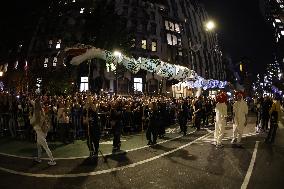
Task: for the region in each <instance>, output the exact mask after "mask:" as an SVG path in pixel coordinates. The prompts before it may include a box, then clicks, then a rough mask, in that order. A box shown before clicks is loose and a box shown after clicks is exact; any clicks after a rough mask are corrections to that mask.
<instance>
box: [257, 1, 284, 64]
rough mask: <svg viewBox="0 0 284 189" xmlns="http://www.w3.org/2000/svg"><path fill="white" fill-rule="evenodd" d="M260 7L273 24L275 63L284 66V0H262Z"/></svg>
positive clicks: (268, 20)
mask: <svg viewBox="0 0 284 189" xmlns="http://www.w3.org/2000/svg"><path fill="white" fill-rule="evenodd" d="M260 8H261V12H262V14H263V16H264V17H265V19H266V20H267V22H268V23H269V24H270V25H271V27H272V28H273V31H274V39H275V49H274V50H275V57H276V58H275V63H276V64H278V63H279V64H280V66H281V68H282V69H283V67H284V1H283V0H261V1H260Z"/></svg>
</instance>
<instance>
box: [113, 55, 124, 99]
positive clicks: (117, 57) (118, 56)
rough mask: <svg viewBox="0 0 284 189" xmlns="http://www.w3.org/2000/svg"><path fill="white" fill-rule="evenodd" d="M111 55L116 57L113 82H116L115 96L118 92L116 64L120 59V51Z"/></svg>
mask: <svg viewBox="0 0 284 189" xmlns="http://www.w3.org/2000/svg"><path fill="white" fill-rule="evenodd" d="M113 55H114V56H115V57H116V61H115V80H116V89H115V94H116V95H117V92H118V74H117V63H118V61H119V60H120V59H121V56H122V54H121V52H120V51H114V52H113Z"/></svg>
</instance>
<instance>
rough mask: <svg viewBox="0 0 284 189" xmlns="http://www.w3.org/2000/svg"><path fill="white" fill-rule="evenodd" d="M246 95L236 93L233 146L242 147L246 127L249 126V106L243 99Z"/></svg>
mask: <svg viewBox="0 0 284 189" xmlns="http://www.w3.org/2000/svg"><path fill="white" fill-rule="evenodd" d="M243 97H244V93H243V92H237V93H236V102H235V103H234V105H233V139H232V142H231V143H232V144H233V145H236V146H241V139H242V135H243V130H244V127H245V126H246V125H247V114H248V105H247V103H246V102H245V101H244V99H243Z"/></svg>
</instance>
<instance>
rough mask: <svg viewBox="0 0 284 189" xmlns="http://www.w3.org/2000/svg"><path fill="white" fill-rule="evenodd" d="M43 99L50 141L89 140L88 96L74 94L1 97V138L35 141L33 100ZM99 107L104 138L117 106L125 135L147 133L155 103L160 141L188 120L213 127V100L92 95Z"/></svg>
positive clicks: (198, 124)
mask: <svg viewBox="0 0 284 189" xmlns="http://www.w3.org/2000/svg"><path fill="white" fill-rule="evenodd" d="M35 98H40V101H41V103H42V105H43V107H44V111H45V113H46V115H47V116H48V120H49V121H48V122H49V123H48V124H49V126H50V127H49V132H48V136H47V139H48V140H50V141H56V140H60V141H62V142H63V143H70V142H73V141H74V140H75V139H86V137H87V129H86V128H87V123H86V122H85V121H84V116H86V114H85V112H86V103H87V101H88V100H87V98H88V94H87V93H74V94H72V95H65V96H47V95H43V96H37V95H35V94H28V95H20V96H15V95H11V94H8V93H0V134H1V136H11V137H12V138H16V137H17V138H20V139H24V140H31V141H33V140H35V139H34V138H35V133H34V131H33V129H32V126H31V125H30V120H29V115H31V114H32V112H33V106H32V105H31V100H34V99H35ZM90 98H91V99H92V102H93V103H95V104H96V106H97V107H98V108H97V111H98V115H99V121H98V122H99V123H98V124H99V126H100V129H101V133H102V135H103V136H111V135H112V134H113V125H112V124H111V123H112V118H111V115H110V112H111V108H112V106H113V105H114V104H116V103H118V104H120V105H121V107H122V112H123V115H122V117H121V123H122V128H123V132H124V133H130V132H131V133H133V132H134V133H135V132H141V131H145V130H147V128H148V127H149V123H150V112H151V111H150V109H151V106H152V103H153V102H155V103H156V104H157V110H156V111H157V113H158V118H157V119H158V120H157V125H156V126H155V127H157V133H158V136H159V137H160V138H162V137H163V136H164V134H165V129H166V128H167V127H169V126H170V125H173V124H176V123H180V122H181V119H182V118H183V117H184V116H186V120H189V121H190V122H192V124H193V126H195V127H197V128H200V127H201V126H203V127H205V126H208V125H210V124H213V123H214V107H215V101H214V99H210V98H206V97H202V98H186V99H174V98H167V97H164V96H127V97H123V96H113V97H109V96H97V95H90ZM183 104H186V106H187V107H188V112H187V113H186V115H182V113H181V112H182V105H183Z"/></svg>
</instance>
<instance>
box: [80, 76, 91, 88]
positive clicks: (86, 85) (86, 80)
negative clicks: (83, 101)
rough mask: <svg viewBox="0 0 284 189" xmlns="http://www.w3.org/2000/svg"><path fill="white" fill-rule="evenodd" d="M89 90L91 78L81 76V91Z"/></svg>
mask: <svg viewBox="0 0 284 189" xmlns="http://www.w3.org/2000/svg"><path fill="white" fill-rule="evenodd" d="M88 90H89V78H88V77H81V83H80V92H83V91H88Z"/></svg>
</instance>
